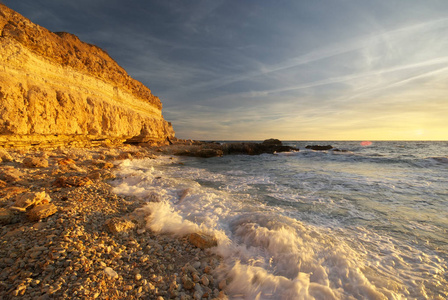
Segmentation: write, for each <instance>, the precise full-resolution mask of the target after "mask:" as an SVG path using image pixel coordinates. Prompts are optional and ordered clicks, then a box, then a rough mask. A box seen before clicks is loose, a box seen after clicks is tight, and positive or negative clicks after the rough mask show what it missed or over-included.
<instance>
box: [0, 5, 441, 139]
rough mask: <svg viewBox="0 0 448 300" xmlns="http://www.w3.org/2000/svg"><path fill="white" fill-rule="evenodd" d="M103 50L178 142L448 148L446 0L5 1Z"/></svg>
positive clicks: (47, 25)
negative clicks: (142, 90) (156, 102)
mask: <svg viewBox="0 0 448 300" xmlns="http://www.w3.org/2000/svg"><path fill="white" fill-rule="evenodd" d="M1 2H2V3H4V4H5V5H7V6H8V7H10V8H12V9H14V10H16V11H17V12H19V13H21V14H22V15H24V16H25V17H27V18H29V19H30V20H31V21H33V22H35V23H37V24H39V25H41V26H43V27H46V28H47V29H49V30H51V31H55V32H57V31H66V32H70V33H73V34H76V35H77V36H78V37H79V38H80V39H81V40H83V41H85V42H88V43H92V44H95V45H97V46H99V47H101V48H103V49H104V50H106V51H107V52H108V53H109V55H110V56H111V57H112V58H113V59H115V61H117V62H118V64H119V65H121V66H122V67H124V68H125V69H126V71H127V72H128V73H129V74H130V75H131V76H132V77H133V78H135V79H137V80H139V81H141V82H142V83H143V84H145V85H146V86H147V87H149V88H150V89H151V91H152V93H153V94H154V95H156V96H158V97H159V98H160V99H161V100H162V104H163V110H162V112H163V115H164V117H165V119H166V120H168V121H170V122H172V124H173V126H174V130H175V132H176V136H177V137H178V138H191V139H198V140H263V139H267V138H278V139H281V140H448V38H447V37H448V1H446V0H425V1H420V0H419V1H417V0H375V1H370V0H309V1H305V0H188V1H186V0H172V1H170V0H160V1H159V0H126V1H125V0H88V1H87V0H76V1H73V0H70V1H68V0H20V1H18V0H3V1H1Z"/></svg>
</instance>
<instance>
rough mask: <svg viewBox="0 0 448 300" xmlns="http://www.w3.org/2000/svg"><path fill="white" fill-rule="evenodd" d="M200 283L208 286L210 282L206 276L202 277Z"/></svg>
mask: <svg viewBox="0 0 448 300" xmlns="http://www.w3.org/2000/svg"><path fill="white" fill-rule="evenodd" d="M201 282H202V284H203V285H205V286H208V285H209V284H210V280H209V279H208V277H207V275H202V277H201Z"/></svg>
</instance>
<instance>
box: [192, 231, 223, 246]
mask: <svg viewBox="0 0 448 300" xmlns="http://www.w3.org/2000/svg"><path fill="white" fill-rule="evenodd" d="M188 240H189V241H190V243H192V244H193V245H195V246H196V247H198V248H201V249H207V248H211V247H215V246H217V245H218V241H217V240H216V238H214V237H212V236H209V235H206V234H203V233H191V234H190V235H189V236H188Z"/></svg>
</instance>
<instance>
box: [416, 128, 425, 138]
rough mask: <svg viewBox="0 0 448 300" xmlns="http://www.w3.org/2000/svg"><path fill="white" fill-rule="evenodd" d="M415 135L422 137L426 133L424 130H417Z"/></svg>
mask: <svg viewBox="0 0 448 300" xmlns="http://www.w3.org/2000/svg"><path fill="white" fill-rule="evenodd" d="M415 134H416V135H417V136H422V135H423V134H425V131H424V130H423V129H421V128H420V129H417V130H416V131H415Z"/></svg>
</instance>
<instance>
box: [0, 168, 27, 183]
mask: <svg viewBox="0 0 448 300" xmlns="http://www.w3.org/2000/svg"><path fill="white" fill-rule="evenodd" d="M23 175H24V174H23V173H22V172H21V171H20V170H18V169H15V168H13V167H8V168H5V169H3V170H1V171H0V179H2V180H4V181H6V182H16V181H20V180H21V179H22V176H23Z"/></svg>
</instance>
